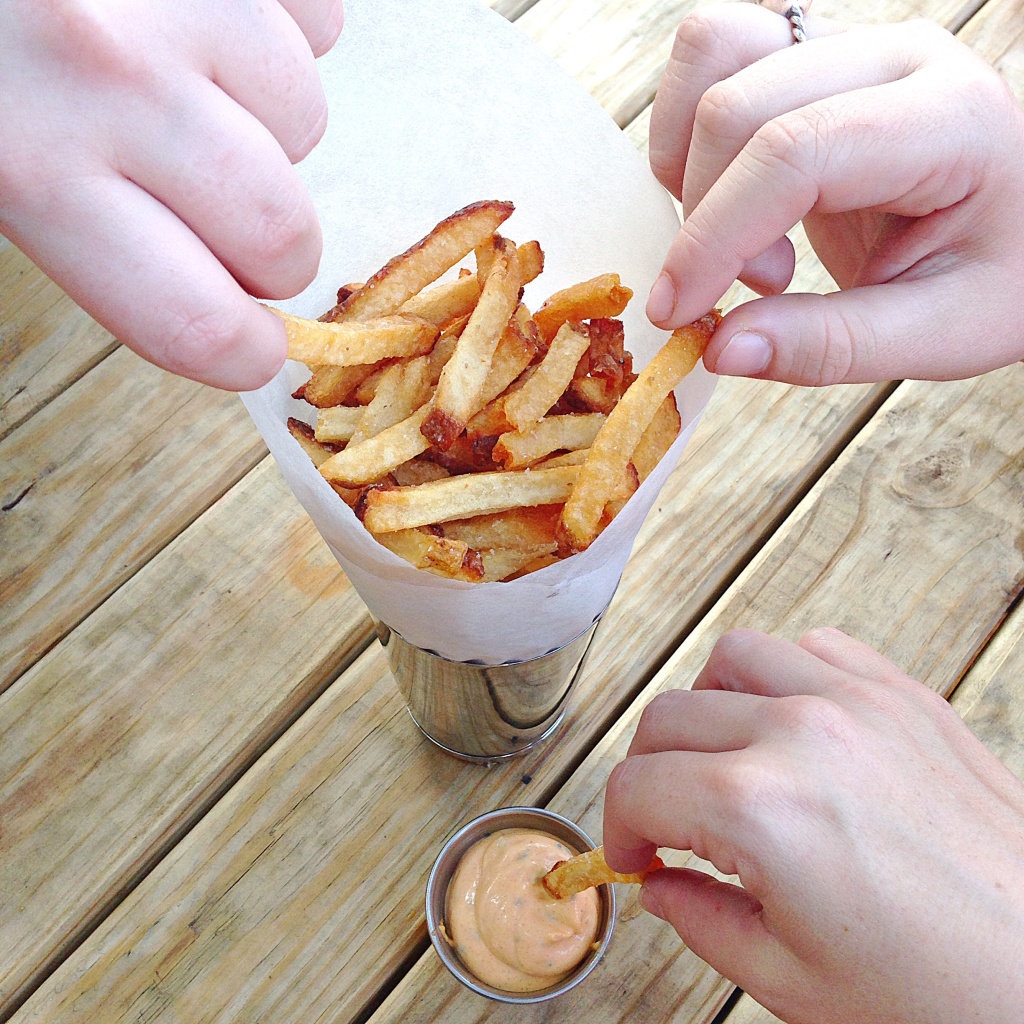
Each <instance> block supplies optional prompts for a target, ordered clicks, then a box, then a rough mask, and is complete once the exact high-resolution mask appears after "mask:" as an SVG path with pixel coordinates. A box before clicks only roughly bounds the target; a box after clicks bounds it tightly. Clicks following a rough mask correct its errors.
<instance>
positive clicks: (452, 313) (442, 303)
mask: <svg viewBox="0 0 1024 1024" xmlns="http://www.w3.org/2000/svg"><path fill="white" fill-rule="evenodd" d="M479 298H480V285H479V284H478V283H477V279H476V276H475V275H474V274H469V275H468V276H467V277H460V278H457V279H456V280H454V281H447V282H445V283H444V284H438V285H435V286H434V287H433V288H431V289H429V290H428V291H425V292H420V293H419V295H414V296H413V297H412V298H411V299H409V300H408V301H406V302H405V303H404V304H403V305H402V309H401V312H402V313H405V314H407V315H409V316H417V317H419V318H420V319H421V320H426V321H427V322H428V323H432V324H434V326H435V327H438V328H444V327H447V326H448V324H450V323H452V322H453V321H455V320H459V319H460V318H461V317H464V316H469V314H470V313H472V312H473V307H474V306H475V305H476V303H477V299H479Z"/></svg>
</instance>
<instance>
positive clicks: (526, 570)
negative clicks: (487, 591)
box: [501, 551, 561, 583]
mask: <svg viewBox="0 0 1024 1024" xmlns="http://www.w3.org/2000/svg"><path fill="white" fill-rule="evenodd" d="M560 561H561V558H559V557H558V552H557V551H553V552H552V553H551V554H549V555H538V556H537V557H536V558H531V559H530V561H529V562H527V563H526V565H524V566H523V567H522V568H521V569H517V570H516V571H515V572H510V573H509V574H508V575H507V576H503V577H502V578H501V582H502V583H511V581H512V580H518V579H519V578H520V577H522V576H529V575H530V573H531V572H536V571H537V570H538V569H546V568H547V567H548V566H549V565H554V564H555V562H560Z"/></svg>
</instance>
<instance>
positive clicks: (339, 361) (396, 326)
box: [268, 306, 438, 367]
mask: <svg viewBox="0 0 1024 1024" xmlns="http://www.w3.org/2000/svg"><path fill="white" fill-rule="evenodd" d="M268 308H269V309H273V307H272V306H270V307H268ZM273 311H274V312H275V313H276V314H277V315H278V316H279V317H280V318H281V319H282V320H283V321H284V326H285V330H286V331H287V333H288V358H289V359H295V360H297V361H298V362H300V363H305V364H306V365H307V366H317V367H319V366H325V365H326V366H354V365H357V364H365V363H374V362H376V361H377V360H378V359H385V358H388V357H395V356H398V357H404V356H418V355H423V353H425V352H429V351H430V350H431V348H433V346H434V342H435V341H436V340H437V334H438V331H437V328H436V327H435V326H434V325H433V324H430V323H427V322H426V320H419V319H417V318H416V317H409V316H389V317H382V318H381V319H378V320H367V321H361V322H358V323H355V322H353V323H340V324H335V323H323V322H322V321H320V320H306V319H304V318H303V317H300V316H292V314H291V313H282V312H281V310H279V309H273Z"/></svg>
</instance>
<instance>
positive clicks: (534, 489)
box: [321, 435, 580, 534]
mask: <svg viewBox="0 0 1024 1024" xmlns="http://www.w3.org/2000/svg"><path fill="white" fill-rule="evenodd" d="M378 436H379V435H378ZM367 443H369V442H367ZM344 454H345V453H344V452H339V455H344ZM335 458H337V456H335ZM327 465H329V463H324V465H323V466H321V472H323V471H324V469H325V468H326V467H327ZM579 471H580V470H579V467H577V466H560V467H559V468H557V469H536V470H532V471H530V470H523V471H522V472H512V473H501V472H499V473H471V474H468V475H466V476H453V477H449V478H448V479H447V480H436V481H434V482H432V483H427V484H422V485H420V486H419V487H395V488H392V489H388V490H374V491H369V492H367V494H366V495H365V501H364V502H363V505H362V509H361V511H362V517H363V523H364V525H365V526H366V528H367V529H368V530H369V531H370V532H371V533H374V534H377V533H388V532H390V531H392V530H406V529H411V528H412V527H415V526H427V525H429V524H431V523H444V522H446V521H447V520H450V519H465V518H467V517H469V516H478V515H484V514H486V513H489V512H500V511H502V510H503V509H507V508H520V507H522V506H524V505H551V504H556V503H561V502H564V501H565V499H566V498H567V497H568V496H569V492H570V491H571V490H572V485H573V481H574V480H575V479H576V475H577V474H578V473H579Z"/></svg>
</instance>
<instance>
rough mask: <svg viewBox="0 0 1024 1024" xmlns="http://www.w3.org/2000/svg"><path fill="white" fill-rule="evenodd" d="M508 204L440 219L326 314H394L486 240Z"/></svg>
mask: <svg viewBox="0 0 1024 1024" xmlns="http://www.w3.org/2000/svg"><path fill="white" fill-rule="evenodd" d="M512 210H513V206H512V204H511V203H503V202H497V201H487V202H482V203H473V204H472V205H470V206H467V207H464V208H463V209H461V210H458V211H456V212H455V213H453V214H452V215H451V216H450V217H445V219H444V220H443V221H441V222H440V223H439V224H438V225H437V226H436V227H435V228H434V229H433V230H432V231H431V232H430V234H428V235H427V236H426V237H425V238H423V239H421V240H420V241H419V242H417V243H416V244H415V245H413V246H411V247H410V248H408V249H406V251H405V252H403V253H402V254H401V255H399V256H396V257H395V258H394V259H392V260H389V261H388V262H387V263H385V264H384V266H383V267H381V269H380V270H378V271H377V273H375V274H374V275H373V276H372V277H371V278H370V279H369V280H368V281H367V282H366V284H365V285H363V287H362V288H360V289H359V291H357V292H356V293H355V294H353V295H350V296H349V297H348V298H347V299H346V300H345V301H344V302H342V303H341V305H340V306H337V307H335V309H334V310H332V311H331V313H330V314H329V316H330V317H331V319H332V320H336V321H337V320H372V319H376V318H377V317H382V316H388V315H389V314H391V313H394V312H396V311H397V310H398V309H400V308H401V307H402V306H403V305H404V304H405V303H406V302H408V301H409V299H411V298H412V297H413V296H414V295H416V294H417V293H418V292H420V291H421V290H422V289H423V288H425V287H426V286H427V285H428V284H432V283H433V282H434V281H436V280H437V279H438V278H439V277H440V276H441V275H442V274H444V273H445V271H447V270H449V269H450V268H452V267H454V266H455V264H456V263H458V262H459V260H461V259H462V258H463V257H464V256H466V255H467V254H468V253H471V252H472V251H473V250H474V249H475V248H476V247H477V246H478V245H480V244H481V243H482V242H484V241H486V240H487V239H488V238H490V237H491V235H493V234H494V232H495V231H497V229H498V228H499V226H500V225H501V224H502V223H503V222H504V221H505V220H506V219H507V218H508V217H509V216H510V215H511V213H512Z"/></svg>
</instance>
